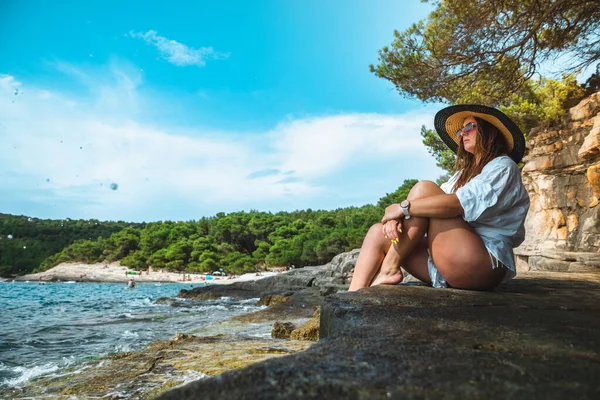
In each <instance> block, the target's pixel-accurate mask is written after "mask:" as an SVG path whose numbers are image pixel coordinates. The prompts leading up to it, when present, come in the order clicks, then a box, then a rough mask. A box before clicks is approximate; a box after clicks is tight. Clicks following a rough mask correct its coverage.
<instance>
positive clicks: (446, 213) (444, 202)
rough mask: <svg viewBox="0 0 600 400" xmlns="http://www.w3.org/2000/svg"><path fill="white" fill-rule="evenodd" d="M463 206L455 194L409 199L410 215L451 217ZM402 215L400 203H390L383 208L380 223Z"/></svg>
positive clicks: (455, 215) (456, 214)
mask: <svg viewBox="0 0 600 400" xmlns="http://www.w3.org/2000/svg"><path fill="white" fill-rule="evenodd" d="M463 211H464V210H463V208H462V206H461V205H460V201H458V197H457V196H456V194H454V193H451V194H439V195H436V196H430V197H423V198H420V199H415V200H411V201H410V208H409V212H410V215H411V217H433V218H453V217H458V216H459V215H462V214H463ZM402 217H404V213H403V212H402V208H400V204H392V205H391V206H389V207H387V208H386V209H385V215H384V216H383V219H382V220H381V223H382V224H385V223H386V222H387V221H391V220H393V219H399V218H402Z"/></svg>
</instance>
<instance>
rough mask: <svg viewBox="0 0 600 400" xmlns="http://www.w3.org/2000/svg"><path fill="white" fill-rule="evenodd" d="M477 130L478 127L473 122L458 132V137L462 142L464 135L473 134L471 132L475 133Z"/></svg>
mask: <svg viewBox="0 0 600 400" xmlns="http://www.w3.org/2000/svg"><path fill="white" fill-rule="evenodd" d="M476 128H477V125H475V124H474V123H472V122H469V123H468V124H467V125H465V126H464V127H463V128H462V129H459V130H458V132H456V137H457V138H458V139H459V140H460V138H461V136H463V135H464V134H469V133H471V131H473V129H476Z"/></svg>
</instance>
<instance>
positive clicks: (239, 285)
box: [177, 249, 360, 304]
mask: <svg viewBox="0 0 600 400" xmlns="http://www.w3.org/2000/svg"><path fill="white" fill-rule="evenodd" d="M359 252H360V250H359V249H355V250H352V251H349V252H346V253H342V254H338V255H337V256H335V257H334V258H333V259H332V260H331V262H329V263H328V264H325V265H321V266H316V267H304V268H299V269H294V270H291V271H287V272H286V273H283V274H279V275H276V276H270V277H267V278H263V279H259V280H256V281H248V282H235V283H232V284H231V285H214V286H204V287H197V288H194V289H192V290H185V289H184V290H182V291H181V292H180V293H179V294H178V295H177V296H178V297H183V298H187V299H194V300H213V299H219V298H221V297H236V298H241V299H249V298H253V297H263V298H264V297H268V299H264V300H261V301H262V302H263V303H262V304H264V302H266V303H269V302H270V301H272V300H271V299H277V301H280V300H282V299H281V297H288V296H290V295H291V294H292V293H294V292H296V291H299V290H303V289H305V288H309V287H314V288H319V293H320V294H322V295H326V294H327V295H328V294H333V293H336V292H340V291H345V290H347V289H348V286H349V285H350V280H351V279H352V273H353V272H354V266H355V265H356V259H357V258H358V254H359Z"/></svg>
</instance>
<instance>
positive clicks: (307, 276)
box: [0, 251, 358, 399]
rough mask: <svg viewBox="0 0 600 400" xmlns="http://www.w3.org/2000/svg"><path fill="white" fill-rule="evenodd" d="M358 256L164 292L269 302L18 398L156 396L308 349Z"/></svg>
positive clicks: (34, 385) (186, 298) (42, 382)
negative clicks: (323, 309) (330, 297)
mask: <svg viewBox="0 0 600 400" xmlns="http://www.w3.org/2000/svg"><path fill="white" fill-rule="evenodd" d="M357 255H358V251H353V252H350V253H345V254H342V255H339V256H337V257H335V258H334V260H333V261H332V262H331V263H329V264H327V265H324V266H319V267H309V268H302V269H297V270H292V271H289V272H287V273H281V274H272V275H271V276H264V275H261V276H260V277H256V275H255V274H254V275H253V276H254V277H256V278H253V277H252V276H248V277H246V279H244V278H243V277H242V279H241V280H240V281H237V282H235V281H234V282H227V283H229V284H227V285H212V284H211V285H208V286H202V287H199V288H196V289H193V290H182V291H181V292H180V293H179V295H178V296H177V297H176V298H160V299H158V300H157V303H158V302H160V303H167V304H169V305H171V306H173V307H187V306H193V305H194V302H195V301H202V300H212V299H219V298H221V297H224V296H226V297H236V298H239V299H250V298H259V299H260V300H259V302H258V303H259V305H265V306H267V308H265V309H263V310H261V311H258V312H254V313H250V314H243V315H240V316H237V317H234V318H231V319H229V320H225V321H220V322H217V323H213V324H211V325H208V326H205V327H203V328H201V329H198V330H196V331H194V332H179V333H177V334H175V333H176V332H174V335H175V336H174V337H173V338H172V339H171V340H167V341H159V342H155V343H152V344H151V345H149V346H148V347H147V348H146V349H145V350H143V351H140V352H131V353H121V354H115V355H113V356H111V357H108V358H103V359H99V360H92V361H90V362H88V363H86V365H84V366H83V367H81V366H79V367H77V368H79V370H70V371H66V372H65V373H64V374H61V375H60V376H55V377H42V378H38V379H35V380H34V381H32V382H30V384H29V385H27V386H25V387H23V388H19V389H16V388H15V389H12V390H11V391H10V393H9V395H10V398H14V399H26V398H36V399H38V398H39V399H43V398H51V399H57V398H59V399H71V398H78V399H88V398H104V399H151V398H154V397H156V396H157V395H159V394H160V393H162V392H165V391H166V390H168V389H170V388H173V387H177V386H179V385H182V384H185V383H186V382H189V381H191V380H197V379H208V378H210V377H212V376H220V374H222V373H223V372H226V371H231V370H235V369H240V368H243V367H245V366H247V365H250V364H254V363H257V362H261V361H265V360H268V359H271V358H278V357H282V356H285V355H289V354H294V353H296V352H299V351H303V350H306V349H308V348H309V347H310V346H312V345H313V344H314V343H315V341H317V340H318V337H319V320H320V315H319V312H318V310H319V306H320V305H321V304H322V301H323V299H324V295H326V294H331V293H334V292H336V291H338V290H346V289H347V287H348V279H349V276H351V273H352V271H353V269H354V264H355V261H356V257H357ZM47 272H50V271H47ZM51 274H52V272H50V273H49V274H47V275H46V277H47V278H48V277H50V276H51ZM259 278H260V279H259ZM250 279H253V280H250ZM257 333H258V335H257ZM257 336H258V337H257ZM0 397H1V396H0Z"/></svg>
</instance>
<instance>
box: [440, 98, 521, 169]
mask: <svg viewBox="0 0 600 400" xmlns="http://www.w3.org/2000/svg"><path fill="white" fill-rule="evenodd" d="M467 117H477V118H481V119H484V120H486V121H487V122H489V123H490V124H492V125H494V126H495V127H496V128H498V130H500V132H501V133H502V135H504V138H505V139H506V143H507V144H508V156H509V157H510V158H512V159H513V161H514V162H516V163H517V164H518V163H519V162H520V161H521V159H522V158H523V154H524V153H525V137H524V136H523V133H522V132H521V130H520V129H519V127H518V126H517V124H515V123H514V122H513V121H512V120H511V119H510V118H508V116H507V115H506V114H504V113H503V112H502V111H500V110H497V109H495V108H492V107H487V106H482V105H478V104H458V105H455V106H450V107H446V108H444V109H442V110H440V111H438V113H437V114H436V115H435V119H434V125H435V130H436V131H437V133H438V135H440V138H441V139H442V140H443V141H444V143H446V145H447V146H448V147H450V150H452V151H453V152H455V153H456V152H457V151H458V138H457V137H456V133H457V132H458V131H459V130H460V129H462V127H463V121H464V120H465V118H467Z"/></svg>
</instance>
